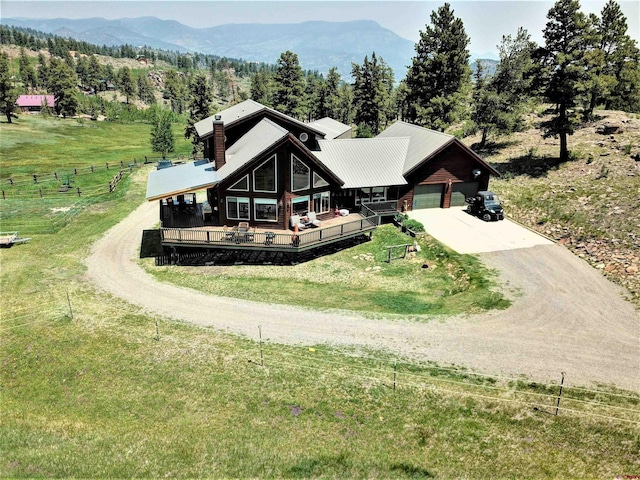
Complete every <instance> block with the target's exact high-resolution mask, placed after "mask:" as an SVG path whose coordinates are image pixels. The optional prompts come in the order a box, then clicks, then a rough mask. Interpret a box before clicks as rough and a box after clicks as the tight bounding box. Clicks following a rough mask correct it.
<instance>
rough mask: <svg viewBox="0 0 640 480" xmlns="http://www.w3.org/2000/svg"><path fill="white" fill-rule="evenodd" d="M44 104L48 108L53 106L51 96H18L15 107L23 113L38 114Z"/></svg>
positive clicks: (53, 102) (53, 101) (52, 97)
mask: <svg viewBox="0 0 640 480" xmlns="http://www.w3.org/2000/svg"><path fill="white" fill-rule="evenodd" d="M44 103H46V105H47V106H48V107H49V108H53V107H54V106H55V98H54V96H53V95H20V96H19V97H18V99H17V100H16V105H17V106H18V107H19V108H20V110H21V111H22V112H23V113H38V112H40V111H41V110H42V105H43V104H44Z"/></svg>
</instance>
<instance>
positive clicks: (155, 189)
mask: <svg viewBox="0 0 640 480" xmlns="http://www.w3.org/2000/svg"><path fill="white" fill-rule="evenodd" d="M219 177H220V176H219V174H218V172H216V171H215V169H214V166H213V163H209V162H202V161H200V162H190V163H185V164H182V165H174V166H173V167H169V168H163V169H162V170H154V171H152V172H151V173H149V179H148V181H147V200H149V201H151V200H158V199H160V198H165V197H170V196H173V195H178V194H180V193H186V192H194V191H196V190H202V189H204V188H208V187H211V186H213V185H215V184H217V183H218V182H219V181H220V178H219Z"/></svg>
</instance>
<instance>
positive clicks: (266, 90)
mask: <svg viewBox="0 0 640 480" xmlns="http://www.w3.org/2000/svg"><path fill="white" fill-rule="evenodd" d="M250 95H251V98H252V99H253V100H255V101H256V102H258V103H260V104H262V105H264V106H266V107H271V106H272V103H271V96H272V82H271V74H270V73H269V72H267V71H266V70H262V71H260V72H256V73H254V74H253V76H252V77H251V89H250Z"/></svg>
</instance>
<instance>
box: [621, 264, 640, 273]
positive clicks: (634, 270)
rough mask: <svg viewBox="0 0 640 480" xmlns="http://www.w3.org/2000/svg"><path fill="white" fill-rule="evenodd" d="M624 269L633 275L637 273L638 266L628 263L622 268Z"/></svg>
mask: <svg viewBox="0 0 640 480" xmlns="http://www.w3.org/2000/svg"><path fill="white" fill-rule="evenodd" d="M624 271H625V272H627V273H628V274H630V275H635V274H636V273H638V267H637V266H636V265H629V266H628V267H627V268H625V269H624Z"/></svg>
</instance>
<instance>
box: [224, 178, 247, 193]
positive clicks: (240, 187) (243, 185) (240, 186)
mask: <svg viewBox="0 0 640 480" xmlns="http://www.w3.org/2000/svg"><path fill="white" fill-rule="evenodd" d="M229 190H235V191H237V192H248V191H249V175H245V176H244V177H242V178H241V179H240V180H238V181H237V182H236V183H234V184H233V185H231V186H230V187H229Z"/></svg>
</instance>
